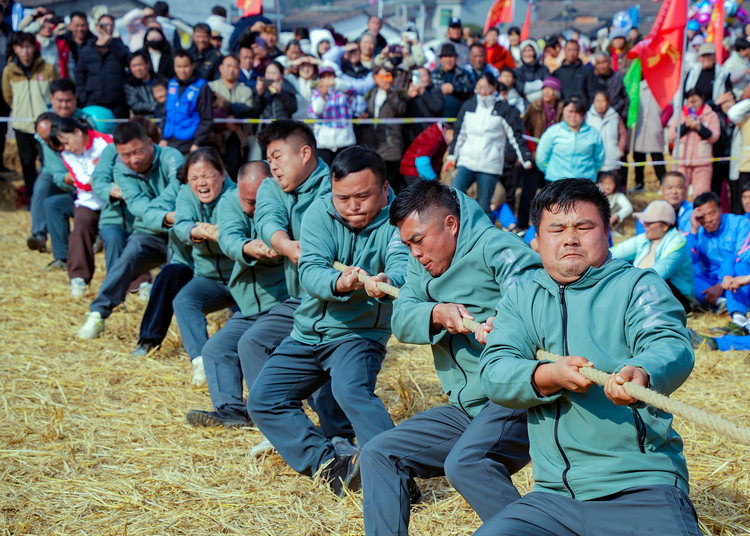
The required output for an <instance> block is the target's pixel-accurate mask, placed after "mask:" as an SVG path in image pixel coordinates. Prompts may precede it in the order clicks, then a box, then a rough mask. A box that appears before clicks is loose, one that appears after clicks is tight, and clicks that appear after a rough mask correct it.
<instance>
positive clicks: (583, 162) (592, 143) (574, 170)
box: [536, 121, 604, 181]
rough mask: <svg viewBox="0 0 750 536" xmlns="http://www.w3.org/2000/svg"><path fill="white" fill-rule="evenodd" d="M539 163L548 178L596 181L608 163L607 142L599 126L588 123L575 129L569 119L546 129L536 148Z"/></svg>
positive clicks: (549, 179) (552, 179)
mask: <svg viewBox="0 0 750 536" xmlns="http://www.w3.org/2000/svg"><path fill="white" fill-rule="evenodd" d="M536 165H537V166H538V167H539V169H540V170H541V171H543V172H544V178H545V179H546V180H548V181H556V180H558V179H568V178H577V179H584V178H585V179H591V180H592V181H595V180H596V175H597V172H598V171H599V170H600V169H601V167H602V166H603V165H604V143H602V137H601V135H600V134H599V131H597V130H596V129H595V128H591V127H590V126H589V125H587V124H586V123H585V122H584V123H583V124H582V125H581V128H580V129H579V130H578V132H573V131H572V130H570V127H569V126H568V124H567V123H566V122H565V121H561V122H559V123H555V124H554V125H552V126H551V127H549V128H548V129H547V130H545V131H544V134H542V137H541V138H539V145H538V146H537V148H536Z"/></svg>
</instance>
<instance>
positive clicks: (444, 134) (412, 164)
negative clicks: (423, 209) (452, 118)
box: [399, 122, 448, 186]
mask: <svg viewBox="0 0 750 536" xmlns="http://www.w3.org/2000/svg"><path fill="white" fill-rule="evenodd" d="M447 150H448V129H447V128H446V126H445V123H442V122H441V123H432V124H431V125H429V126H428V127H427V128H426V129H425V130H423V131H422V132H421V133H420V134H419V135H418V136H417V137H416V138H415V140H414V141H413V142H412V144H411V145H409V147H408V148H407V149H406V151H405V152H404V157H403V158H402V159H401V165H400V167H399V171H400V172H401V175H402V176H403V178H404V182H405V183H406V185H407V186H411V185H412V184H414V183H415V182H419V181H420V180H422V179H425V180H428V181H434V180H436V179H439V178H440V168H442V167H443V156H444V155H445V151H447Z"/></svg>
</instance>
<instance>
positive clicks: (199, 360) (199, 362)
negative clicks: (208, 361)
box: [190, 356, 206, 387]
mask: <svg viewBox="0 0 750 536" xmlns="http://www.w3.org/2000/svg"><path fill="white" fill-rule="evenodd" d="M205 384H206V371H205V370H203V357H202V356H198V357H196V358H195V359H193V377H192V378H190V385H194V386H195V387H200V386H202V385H205Z"/></svg>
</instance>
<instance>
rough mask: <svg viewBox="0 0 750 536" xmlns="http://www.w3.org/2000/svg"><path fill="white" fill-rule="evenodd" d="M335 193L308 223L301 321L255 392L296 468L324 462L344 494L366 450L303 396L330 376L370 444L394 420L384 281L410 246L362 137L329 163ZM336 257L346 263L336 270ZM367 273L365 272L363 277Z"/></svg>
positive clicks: (266, 427)
mask: <svg viewBox="0 0 750 536" xmlns="http://www.w3.org/2000/svg"><path fill="white" fill-rule="evenodd" d="M330 180H331V188H332V193H331V194H327V195H326V196H325V197H323V198H319V199H317V200H315V201H314V202H313V203H312V205H310V207H309V208H308V209H307V212H306V214H305V221H304V222H305V225H304V227H303V228H302V230H301V235H300V248H301V252H302V254H301V256H300V258H299V280H300V284H301V285H302V287H303V288H304V289H305V290H306V291H307V294H305V295H304V297H303V298H302V303H301V305H300V306H299V308H298V309H297V310H296V311H295V313H294V329H293V330H292V334H291V336H289V337H287V338H286V339H285V340H284V341H283V342H282V343H281V344H280V345H279V347H278V348H276V350H275V351H274V353H273V355H272V356H271V357H270V359H269V360H268V361H267V362H266V365H265V366H264V367H263V370H262V371H261V372H260V374H259V375H258V378H257V379H256V380H255V383H254V384H253V387H252V388H251V389H250V393H249V394H248V408H249V410H250V417H251V418H252V420H253V422H254V423H255V424H256V425H257V426H258V428H259V429H260V430H261V432H263V433H264V434H265V436H266V437H267V438H268V439H269V441H270V442H271V444H272V445H274V447H276V450H277V451H278V452H279V454H281V456H282V457H283V458H284V460H285V461H286V462H287V463H288V464H289V465H290V466H291V467H292V469H294V470H295V471H297V472H299V473H302V474H305V475H308V476H312V475H314V474H315V473H316V472H318V471H320V472H321V473H320V474H321V476H322V479H323V480H324V481H326V482H327V483H328V484H329V485H330V486H331V489H332V491H334V492H335V493H336V494H337V495H338V496H339V497H343V496H344V495H345V488H356V486H357V475H358V472H359V460H358V458H357V456H356V455H353V456H346V455H344V456H341V455H339V454H337V453H336V450H335V448H334V446H333V444H332V443H331V441H330V440H329V439H327V438H326V437H325V436H324V435H323V434H322V433H320V432H319V431H318V430H317V429H316V428H315V426H314V425H313V423H312V421H310V419H309V418H308V417H307V416H306V415H305V413H304V410H303V407H302V401H303V400H304V399H306V398H307V397H308V396H310V395H311V394H312V393H313V392H314V391H315V390H316V389H318V388H319V387H321V386H323V385H324V384H326V383H328V381H329V380H330V384H331V389H332V391H333V395H334V398H335V400H336V401H337V402H338V403H339V405H340V406H341V408H342V409H343V410H344V413H345V414H346V416H347V417H348V418H349V420H351V422H352V425H353V426H354V431H355V433H356V436H357V441H358V443H359V445H360V446H364V445H365V444H367V442H368V441H370V440H371V439H373V437H375V436H376V435H377V434H379V433H381V432H383V431H385V430H388V429H390V428H393V420H392V419H391V416H390V415H389V414H388V411H387V410H386V409H385V406H384V405H383V402H382V401H381V400H380V398H378V396H377V395H376V394H375V383H376V381H377V374H378V372H379V371H380V367H381V364H382V362H383V358H384V357H385V344H386V342H387V341H388V337H390V335H391V328H390V323H391V311H392V298H391V297H389V296H387V295H386V294H385V293H384V292H383V291H382V290H380V289H379V288H378V286H377V283H379V282H382V283H387V284H391V285H395V286H401V285H403V283H404V281H405V279H406V265H407V262H408V250H407V249H406V247H404V245H403V244H402V243H401V241H400V240H399V237H398V233H397V231H396V229H395V228H394V227H392V226H391V225H390V224H389V221H388V210H389V207H390V205H391V203H392V202H393V199H394V197H395V195H394V192H393V190H392V189H391V188H390V187H389V185H388V181H387V180H386V168H385V162H384V161H383V158H382V157H381V156H380V155H378V154H377V153H376V152H375V151H372V150H371V149H367V148H364V147H359V146H357V147H350V148H348V149H345V150H344V151H342V152H341V153H340V154H339V155H338V156H337V157H336V159H335V160H334V161H333V165H332V166H331V178H330ZM335 261H343V262H344V263H345V264H346V265H347V268H346V269H345V270H344V271H343V272H339V271H338V270H336V269H335V268H334V267H333V263H334V262H335ZM360 274H362V275H366V276H368V277H367V279H366V281H365V282H364V283H362V282H360V280H359V276H360Z"/></svg>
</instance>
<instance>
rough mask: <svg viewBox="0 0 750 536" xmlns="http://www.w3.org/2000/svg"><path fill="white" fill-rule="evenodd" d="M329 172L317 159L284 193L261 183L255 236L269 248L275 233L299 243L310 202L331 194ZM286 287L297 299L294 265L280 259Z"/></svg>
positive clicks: (300, 293)
mask: <svg viewBox="0 0 750 536" xmlns="http://www.w3.org/2000/svg"><path fill="white" fill-rule="evenodd" d="M329 173H330V172H329V169H328V165H326V163H325V162H323V160H321V159H320V158H318V165H317V167H316V168H315V170H314V171H313V172H312V174H310V176H309V177H308V178H307V180H305V182H303V183H302V184H300V185H299V186H297V189H296V190H294V191H293V192H291V193H287V192H285V191H284V190H282V189H281V186H279V183H278V182H276V181H275V180H272V181H263V184H261V185H260V188H258V196H257V201H256V208H255V225H257V227H258V237H259V238H260V239H261V240H263V242H265V243H266V245H267V246H268V247H273V246H271V237H272V236H273V234H274V233H275V232H277V231H286V232H287V233H288V234H289V238H290V239H291V240H299V239H300V235H301V232H302V217H303V216H304V215H305V211H307V209H308V208H309V207H310V205H312V203H313V201H315V200H316V199H318V198H319V197H322V196H324V195H326V194H328V193H330V192H331V179H330V178H329ZM284 272H285V273H286V288H287V290H288V291H289V296H290V297H292V298H301V297H302V296H303V294H304V290H302V288H301V287H300V285H299V279H298V276H297V265H295V264H294V263H293V262H292V261H291V260H289V258H288V257H285V258H284Z"/></svg>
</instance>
